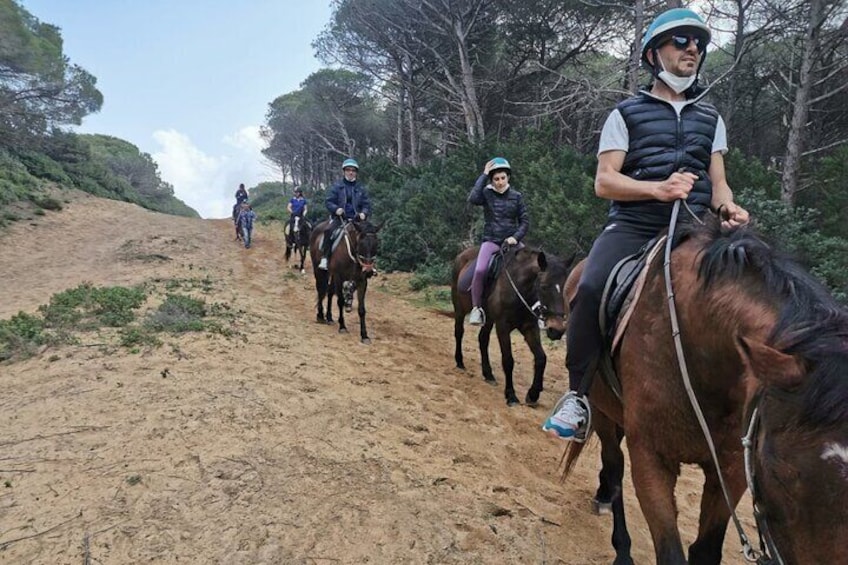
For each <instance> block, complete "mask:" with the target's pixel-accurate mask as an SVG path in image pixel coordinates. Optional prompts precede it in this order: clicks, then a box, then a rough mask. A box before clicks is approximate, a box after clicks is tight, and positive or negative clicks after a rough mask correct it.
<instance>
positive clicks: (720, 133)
mask: <svg viewBox="0 0 848 565" xmlns="http://www.w3.org/2000/svg"><path fill="white" fill-rule="evenodd" d="M716 151H721V154H722V155H724V154H725V153H727V126H726V125H724V120H723V119H722V118H721V116H719V117H718V123H717V124H716V131H715V137H714V138H713V153H715V152H716Z"/></svg>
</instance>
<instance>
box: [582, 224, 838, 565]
mask: <svg viewBox="0 0 848 565" xmlns="http://www.w3.org/2000/svg"><path fill="white" fill-rule="evenodd" d="M679 231H681V235H682V238H681V239H682V243H680V245H679V246H678V247H677V248H676V249H675V250H674V251H673V253H672V254H671V260H670V264H669V267H668V270H669V273H670V276H671V281H672V284H673V297H674V300H673V302H671V304H672V305H674V306H675V309H676V316H675V318H676V319H677V320H678V323H679V326H676V327H678V328H679V343H676V342H675V338H674V337H673V336H672V316H671V315H670V307H669V303H670V300H669V298H668V295H669V294H670V293H669V291H668V290H667V289H666V287H665V285H666V279H665V277H664V274H663V271H664V268H663V265H661V264H659V263H660V262H659V261H655V262H654V263H653V264H652V265H650V266H649V267H648V269H649V271H648V274H647V281H646V283H645V287H644V289H643V291H642V295H641V297H640V298H639V299H638V302H637V304H636V306H635V308H634V310H633V312H632V314H631V318H630V323H629V326H628V327H627V329H626V331H625V333H624V335H623V338H622V339H621V342H620V346H619V347H618V348H617V350H616V351H614V353H613V356H612V362H613V365H614V367H615V370H616V372H617V374H618V376H619V378H620V381H621V389H622V398H621V399H620V400H619V399H618V398H617V397H616V396H615V395H614V394H613V393H612V391H611V389H610V387H609V386H607V384H606V383H605V382H604V380H603V379H602V378H600V375H597V376H596V378H595V380H594V382H593V386H592V389H591V391H590V394H589V398H590V401H591V404H592V407H593V412H592V419H593V426H594V431H595V432H596V433H597V434H598V436H599V437H600V439H601V444H602V454H601V458H602V461H603V470H602V471H601V488H600V489H599V491H598V497H599V498H606V499H607V501H609V502H611V503H612V511H613V515H614V526H613V545H614V546H615V548H616V560H615V563H632V560H631V559H630V554H629V551H630V537H629V535H628V533H627V528H626V524H625V520H624V507H623V504H622V502H621V495H620V493H621V478H622V475H623V472H624V457H623V454H622V451H621V447H620V442H621V439H622V434H626V436H627V447H628V451H629V453H630V461H631V467H632V477H633V485H634V487H635V489H636V495H637V497H638V499H639V505H640V506H641V508H642V512H643V514H644V516H645V519H646V521H647V522H648V525H649V527H650V531H651V537H652V538H653V543H654V550H655V552H656V559H657V563H661V564H679V563H686V558H685V556H684V550H683V546H682V543H681V539H680V534H679V532H678V529H677V509H676V502H675V497H674V488H675V484H676V481H677V476H678V473H679V471H680V465H681V464H682V463H690V464H696V465H698V466H700V467H701V469H702V470H703V472H704V475H705V483H704V488H703V492H702V497H701V513H700V520H699V529H698V537H697V539H696V540H695V541H694V543H693V544H692V545H691V546H689V562H690V563H720V562H721V554H722V545H723V542H724V536H725V531H726V529H727V523H728V520H729V518H730V515H731V511H730V508H735V507H736V504H737V503H738V501H739V498H740V497H741V496H742V494H743V493H744V491H745V488H746V472H747V473H748V474H749V475H750V477H751V488H752V491H753V492H752V495H753V499H754V504H755V516H756V517H757V521H758V524H759V526H760V527H759V530H760V536H761V540H763V541H764V542H765V543H761V546H762V548H763V549H764V550H765V554H766V556H767V555H768V554H769V553H770V554H771V559H773V561H769V560H768V558H767V557H766V556H763V557H761V561H759V562H760V563H786V564H789V563H799V564H814V563H848V312H846V310H845V309H843V308H841V307H840V306H839V305H838V304H837V303H836V302H835V301H834V300H833V298H832V297H831V296H830V295H829V294H828V293H827V291H826V290H824V289H823V288H822V286H821V285H820V284H818V283H817V282H816V281H815V280H814V279H813V278H812V277H811V276H810V275H809V274H808V273H806V272H805V271H804V270H803V269H802V268H801V267H799V266H798V264H797V263H795V262H793V261H791V260H789V259H787V258H785V257H783V256H781V255H780V254H778V253H776V252H775V251H774V249H773V248H771V247H770V246H768V245H767V244H765V243H764V242H763V241H762V240H761V239H760V238H758V237H757V236H756V235H754V234H753V233H752V232H751V231H750V229H748V228H737V229H735V230H732V231H729V232H726V233H722V231H721V228H720V225H719V222H718V221H717V220H716V219H715V218H714V217H710V218H708V220H707V224H706V225H704V226H689V227H684V228H681V229H680V230H679ZM580 267H581V266H580V265H578V267H577V268H575V269H574V272H572V274H571V276H570V277H569V281H568V284H567V289H566V293H567V295H568V296H569V298H571V297H573V295H574V292H575V290H576V286H577V281H578V280H579V277H580V273H581V271H582V269H581V268H580ZM678 347H679V351H680V352H682V357H683V361H682V362H681V361H680V360H679V357H678V350H676V348H678ZM687 373H688V378H689V383H691V386H690V389H691V391H692V394H693V395H694V396H695V397H696V398H697V403H698V405H699V406H700V409H701V410H702V413H703V421H704V423H705V424H706V426H707V427H708V429H709V432H710V433H709V437H710V438H711V440H712V443H713V445H714V449H715V453H716V457H717V461H718V466H719V469H720V473H721V476H722V477H723V480H724V482H725V484H726V486H727V496H728V499H729V500H728V501H727V502H726V501H725V498H724V495H723V491H722V488H721V482H720V477H719V473H718V470H717V469H716V465H715V464H714V463H713V458H712V456H711V454H710V449H709V448H708V442H707V440H706V439H705V438H706V437H707V436H705V434H704V433H702V424H700V423H699V421H698V417H697V416H696V411H695V409H694V408H693V405H692V404H690V401H689V399H688V395H687V390H686V386H687V384H686V381H685V379H684V374H687ZM746 434H747V436H748V437H747V438H746V441H745V442H744V443H745V445H746V446H747V448H746V449H743V442H741V441H740V439H739V438H740V437H741V436H742V435H746ZM582 446H583V444H578V443H572V444H570V445H569V447H568V451H567V457H566V464H565V468H566V474H567V473H568V471H570V470H571V469H572V467H573V465H574V463H575V461H576V459H577V457H578V456H579V455H580V451H581V449H582ZM743 451H745V452H746V453H745V454H744V455H745V456H744V457H743ZM746 459H747V460H748V461H749V464H747V465H746V461H745V460H746ZM740 536H742V534H741V533H740ZM742 541H743V546H746V542H747V539H746V538H744V537H742ZM746 549H747V552H748V554H749V555H751V554H753V553H755V552H756V550H754V549H753V548H751V547H750V546H747V548H746Z"/></svg>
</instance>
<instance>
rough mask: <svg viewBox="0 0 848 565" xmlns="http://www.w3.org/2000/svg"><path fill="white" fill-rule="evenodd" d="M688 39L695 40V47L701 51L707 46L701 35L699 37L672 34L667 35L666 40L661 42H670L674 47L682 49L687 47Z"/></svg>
mask: <svg viewBox="0 0 848 565" xmlns="http://www.w3.org/2000/svg"><path fill="white" fill-rule="evenodd" d="M690 41H694V42H695V47H696V48H697V49H698V51H701V52H703V51H704V50H705V49H706V48H707V45H706V41H704V39H703V38H702V37H699V36H697V35H677V34H674V35H672V36H671V37H669V38H668V40H667V41H665V42H663V45H665V44H666V43H671V44H672V45H674V47H675V49H678V50H680V51H684V50H685V49H686V48H687V47H689V42H690Z"/></svg>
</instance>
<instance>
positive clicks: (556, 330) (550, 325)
mask: <svg viewBox="0 0 848 565" xmlns="http://www.w3.org/2000/svg"><path fill="white" fill-rule="evenodd" d="M545 324H546V326H547V327H546V328H545V334H546V335H547V336H548V339H551V340H553V341H557V340H560V339H562V336H563V335H565V322H563V320H562V318H560V317H559V316H556V317H552V318H548V319H547V320H545Z"/></svg>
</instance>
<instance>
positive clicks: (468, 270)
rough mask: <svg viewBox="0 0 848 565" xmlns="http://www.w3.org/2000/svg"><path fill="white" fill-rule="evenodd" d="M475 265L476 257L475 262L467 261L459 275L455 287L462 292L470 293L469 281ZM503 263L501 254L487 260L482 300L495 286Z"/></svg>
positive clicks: (472, 276) (472, 275)
mask: <svg viewBox="0 0 848 565" xmlns="http://www.w3.org/2000/svg"><path fill="white" fill-rule="evenodd" d="M475 263H476V256H475V261H469V262H468V264H467V265H465V267H463V269H462V272H461V273H460V274H459V281H458V284H457V286H458V287H459V289H460V290H461V291H462V292H471V280H472V279H473V278H474V265H475ZM503 263H504V255H503V253H495V254H494V255H492V257H491V259H489V264H488V266H487V267H486V278H485V279H483V299H484V300H485V299H486V297H487V296H489V292H490V291H491V290H492V287H493V286H495V281H497V280H498V275H500V273H501V269H502V268H503Z"/></svg>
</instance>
